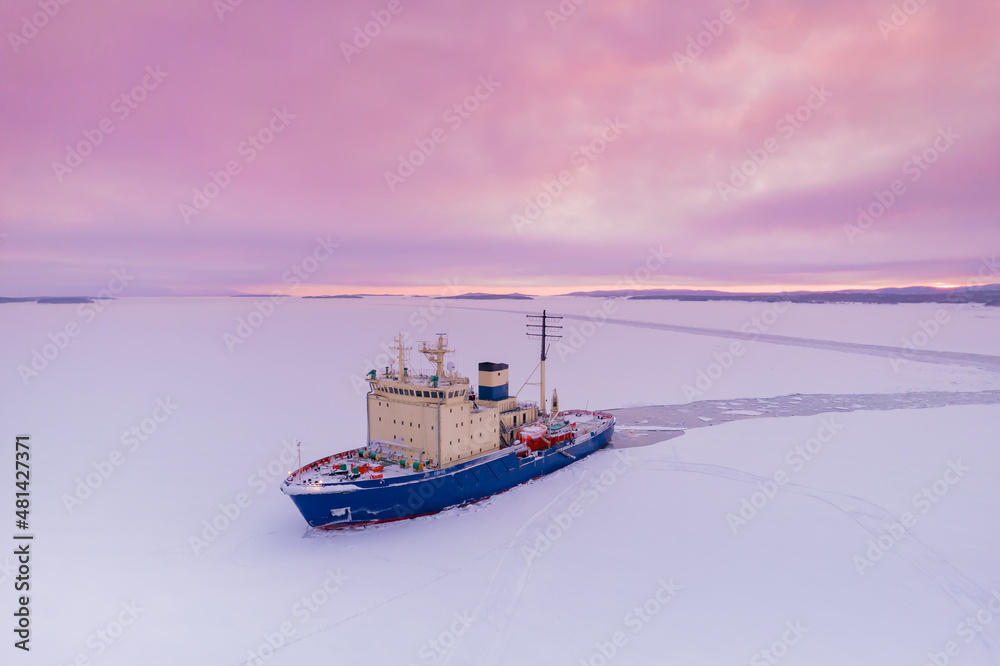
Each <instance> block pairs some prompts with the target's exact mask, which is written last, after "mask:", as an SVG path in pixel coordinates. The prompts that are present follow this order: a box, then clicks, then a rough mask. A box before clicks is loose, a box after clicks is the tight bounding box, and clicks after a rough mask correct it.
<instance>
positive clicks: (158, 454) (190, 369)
mask: <svg viewBox="0 0 1000 666" xmlns="http://www.w3.org/2000/svg"><path fill="white" fill-rule="evenodd" d="M98 305H99V306H100V307H99V308H96V307H95V306H94V305H73V304H70V305H42V304H36V303H11V304H3V305H0V350H2V356H0V360H2V366H0V416H2V418H0V425H2V430H3V432H2V435H0V436H2V441H3V442H4V446H3V451H5V452H6V453H4V454H3V455H5V456H7V461H6V462H4V463H3V466H4V468H5V469H7V470H8V472H7V473H5V475H4V476H5V480H4V481H3V482H2V483H4V484H5V488H4V490H3V493H2V496H3V497H5V498H6V499H5V501H4V503H5V505H6V507H7V509H6V510H5V511H3V512H2V513H3V515H6V516H7V519H6V520H7V524H6V527H5V528H4V529H3V530H0V538H2V539H4V540H5V541H7V543H8V544H13V543H14V541H13V539H12V538H11V537H12V535H13V534H14V533H20V532H22V531H21V530H18V529H16V528H15V526H14V521H15V507H14V490H15V487H14V455H15V450H14V449H15V445H14V442H15V436H16V435H30V446H31V459H30V465H31V483H30V489H31V505H30V528H29V530H28V532H30V533H31V534H33V535H34V540H33V542H32V545H31V549H32V550H31V574H30V576H31V578H30V585H31V589H30V597H31V598H30V609H31V643H30V647H31V650H30V652H28V653H22V652H21V651H20V650H16V649H15V648H14V647H13V643H14V641H15V640H16V636H15V634H14V633H13V632H12V629H13V627H14V624H15V618H14V616H13V612H14V609H15V594H16V593H15V591H14V584H15V582H16V576H17V562H16V560H15V557H14V556H13V548H14V546H13V545H10V546H9V547H4V548H3V549H2V551H0V553H2V554H0V590H2V593H0V608H2V609H3V617H4V618H6V620H5V623H6V625H7V626H5V627H0V628H2V629H3V635H6V636H7V639H6V640H7V641H8V644H7V645H5V646H3V647H2V648H0V650H2V653H3V654H4V655H5V657H4V659H3V663H4V664H7V663H18V664H39V665H42V664H45V665H60V666H62V665H67V664H78V665H80V666H85V665H87V664H95V665H101V666H105V665H107V666H112V665H127V666H133V665H135V664H180V663H190V664H210V665H233V666H236V665H239V664H268V665H271V664H274V665H278V664H296V665H299V664H303V663H322V664H341V663H343V664H400V665H402V666H406V665H410V664H416V665H428V666H429V665H430V664H453V665H464V664H510V665H524V664H557V663H562V664H570V665H574V666H575V665H578V664H586V665H590V666H602V665H606V664H615V665H618V664H621V665H626V664H662V665H678V666H681V665H683V666H695V665H701V664H705V665H711V666H718V665H720V664H750V665H751V666H754V665H756V664H777V663H781V664H782V665H787V666H794V665H796V664H803V665H810V666H823V665H827V664H829V665H834V664H835V665H838V666H840V665H842V664H857V665H866V664H872V665H878V666H884V665H887V664H912V665H914V666H922V665H923V664H934V665H935V666H941V665H942V664H946V663H947V664H958V665H960V666H978V665H983V666H985V665H996V664H1000V484H998V483H997V479H998V478H1000V447H998V433H1000V404H998V403H1000V397H998V396H1000V309H998V308H985V307H978V306H977V307H970V306H961V305H934V304H929V305H894V306H882V305H829V304H822V305H807V304H795V305H788V304H768V303H738V302H737V303H707V302H693V303H683V302H674V301H623V300H604V299H596V298H566V297H564V298H545V299H536V300H534V301H514V300H510V301H469V300H435V299H427V298H386V297H378V298H364V299H282V300H281V301H280V302H277V303H273V302H270V301H269V300H268V299H255V298H122V299H120V300H117V301H105V302H102V303H100V304H98ZM543 308H545V309H546V310H547V311H548V312H549V314H557V315H564V316H565V317H566V318H565V319H564V320H563V325H564V329H563V334H564V338H563V340H562V341H561V342H560V343H557V344H556V345H554V346H553V348H552V349H551V350H550V360H549V362H548V365H547V380H548V384H549V386H550V387H554V388H557V389H558V391H559V398H560V404H561V407H563V408H571V407H589V408H591V409H594V408H600V409H617V410H619V411H618V415H619V430H618V432H617V433H616V435H615V438H614V439H613V441H612V443H613V445H614V446H613V448H609V449H605V450H602V451H600V452H598V453H596V454H594V455H593V456H590V457H588V458H586V459H585V460H582V461H580V462H578V463H575V464H573V465H571V466H570V467H568V468H566V469H564V470H562V471H560V472H558V473H555V474H553V475H551V476H549V477H546V478H544V479H540V480H536V481H534V482H532V483H529V484H526V485H524V486H521V487H518V488H516V489H513V490H511V491H509V492H507V493H504V494H502V495H499V496H496V497H494V498H491V499H490V500H487V501H485V502H482V503H479V504H476V505H474V506H471V507H465V508H460V509H454V510H450V511H447V512H444V513H442V514H439V515H436V516H432V517H426V518H419V519H414V520H409V521H403V522H399V523H393V524H389V525H384V526H378V527H373V528H363V529H352V530H346V531H335V532H329V533H326V532H315V531H310V530H308V529H307V527H306V525H305V522H304V521H303V520H302V518H301V516H300V515H299V514H298V512H297V511H296V509H295V507H294V506H293V504H292V503H291V501H289V499H288V498H287V497H285V496H284V495H283V494H282V493H281V492H280V491H279V490H278V485H279V482H280V479H281V478H282V477H283V475H284V473H285V472H286V471H287V470H288V469H290V468H291V467H292V465H294V462H291V461H292V457H293V454H294V446H293V444H292V443H293V442H295V441H301V443H302V456H303V461H304V462H308V461H311V460H313V459H316V458H320V457H323V456H325V455H328V454H330V453H334V452H337V451H342V450H346V449H350V448H355V447H357V446H360V445H362V444H363V443H364V438H365V407H364V391H363V389H361V388H359V379H360V378H361V377H363V375H364V374H365V373H366V372H367V371H368V370H370V369H371V368H372V367H375V366H379V367H381V366H382V365H384V364H385V356H384V352H385V347H386V346H387V345H388V344H389V341H390V340H391V338H392V337H393V336H394V335H396V334H397V333H399V332H402V333H403V334H404V336H406V339H407V340H411V341H419V340H431V339H433V337H434V335H435V334H436V333H438V332H447V333H448V334H449V336H450V341H451V346H452V347H453V348H456V349H457V350H458V351H457V353H456V355H455V357H454V361H455V363H456V365H457V367H458V369H459V370H460V371H463V373H464V374H467V375H469V376H472V377H473V378H474V377H475V370H476V364H477V363H478V362H479V361H497V362H506V363H508V364H509V365H510V377H511V389H512V391H516V390H517V389H518V387H520V386H521V384H522V383H523V382H524V381H525V380H526V379H527V378H528V375H529V373H530V372H531V371H532V370H533V369H534V367H535V365H536V363H537V356H538V353H537V347H536V346H535V344H536V343H534V342H532V341H531V340H528V339H527V338H526V337H525V335H524V324H525V320H524V314H526V313H529V312H540V311H541V310H542V309H543ZM254 313H256V314H254ZM411 358H412V360H413V361H418V359H417V354H416V352H415V351H414V352H411ZM418 367H419V366H418ZM473 381H475V380H473ZM536 390H537V389H536V388H535V387H533V386H526V387H524V388H523V390H522V393H521V397H522V398H528V399H537V393H536ZM18 594H19V593H18Z"/></svg>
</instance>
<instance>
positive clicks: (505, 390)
mask: <svg viewBox="0 0 1000 666" xmlns="http://www.w3.org/2000/svg"><path fill="white" fill-rule="evenodd" d="M508 395H509V387H508V380H507V364H506V363H490V362H489V361H486V362H483V363H480V364H479V399H480V400H506V399H507V397H508Z"/></svg>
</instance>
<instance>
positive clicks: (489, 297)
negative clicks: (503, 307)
mask: <svg viewBox="0 0 1000 666" xmlns="http://www.w3.org/2000/svg"><path fill="white" fill-rule="evenodd" d="M437 298H466V299H470V300H474V301H502V300H513V301H530V300H532V299H533V298H534V296H528V295H527V294H516V293H515V294H483V293H479V292H473V293H469V294H459V295H458V296H438V297H437Z"/></svg>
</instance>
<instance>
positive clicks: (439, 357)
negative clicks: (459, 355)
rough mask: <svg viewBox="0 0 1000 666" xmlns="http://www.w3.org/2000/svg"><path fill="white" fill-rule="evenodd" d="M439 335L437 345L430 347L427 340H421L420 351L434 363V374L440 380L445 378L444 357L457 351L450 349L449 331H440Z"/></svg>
mask: <svg viewBox="0 0 1000 666" xmlns="http://www.w3.org/2000/svg"><path fill="white" fill-rule="evenodd" d="M437 336H438V340H437V346H436V347H428V346H427V343H426V342H421V343H420V353H421V354H423V355H424V356H426V357H427V360H428V361H430V362H431V363H433V364H434V367H435V370H434V375H435V377H437V380H438V381H441V380H443V379H444V378H445V373H444V357H445V355H446V354H454V353H455V352H454V351H453V350H451V349H448V338H447V336H448V334H447V333H438V334H437Z"/></svg>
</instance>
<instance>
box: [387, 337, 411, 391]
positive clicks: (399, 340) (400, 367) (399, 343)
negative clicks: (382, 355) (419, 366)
mask: <svg viewBox="0 0 1000 666" xmlns="http://www.w3.org/2000/svg"><path fill="white" fill-rule="evenodd" d="M393 342H395V343H396V346H395V347H389V350H390V351H397V352H399V356H398V358H397V361H396V372H397V373H398V374H399V381H400V382H405V381H406V355H405V354H406V352H408V351H410V349H412V347H404V346H403V334H402V333H400V334H399V335H398V336H397V337H396V338H395V339H393Z"/></svg>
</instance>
